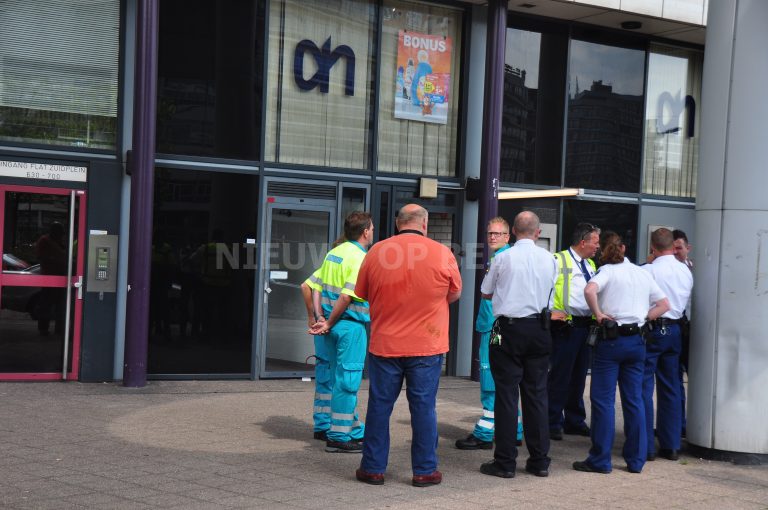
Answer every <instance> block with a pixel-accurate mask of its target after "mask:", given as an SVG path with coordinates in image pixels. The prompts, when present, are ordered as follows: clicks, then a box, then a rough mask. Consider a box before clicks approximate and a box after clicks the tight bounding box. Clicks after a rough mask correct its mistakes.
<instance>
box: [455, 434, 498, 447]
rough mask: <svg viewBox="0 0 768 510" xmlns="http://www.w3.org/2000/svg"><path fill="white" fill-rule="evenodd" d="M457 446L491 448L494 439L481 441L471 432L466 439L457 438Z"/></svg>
mask: <svg viewBox="0 0 768 510" xmlns="http://www.w3.org/2000/svg"><path fill="white" fill-rule="evenodd" d="M456 448H458V449H459V450H490V449H491V448H493V441H480V440H479V439H478V438H477V436H475V435H474V434H470V435H468V436H467V438H466V439H457V440H456Z"/></svg>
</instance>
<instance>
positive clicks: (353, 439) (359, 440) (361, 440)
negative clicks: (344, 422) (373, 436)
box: [350, 437, 364, 444]
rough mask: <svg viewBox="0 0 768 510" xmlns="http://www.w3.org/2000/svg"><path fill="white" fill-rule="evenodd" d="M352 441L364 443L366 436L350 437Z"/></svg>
mask: <svg viewBox="0 0 768 510" xmlns="http://www.w3.org/2000/svg"><path fill="white" fill-rule="evenodd" d="M350 441H352V442H353V443H360V444H363V442H364V438H362V437H358V438H357V439H355V438H352V439H350Z"/></svg>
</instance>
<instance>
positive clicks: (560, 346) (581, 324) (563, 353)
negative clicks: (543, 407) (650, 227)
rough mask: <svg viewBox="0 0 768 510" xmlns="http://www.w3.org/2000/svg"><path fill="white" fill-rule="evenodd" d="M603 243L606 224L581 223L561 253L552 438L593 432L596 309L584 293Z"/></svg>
mask: <svg viewBox="0 0 768 510" xmlns="http://www.w3.org/2000/svg"><path fill="white" fill-rule="evenodd" d="M599 246H600V229H599V228H597V227H596V226H594V225H591V224H589V223H579V224H578V225H576V229H575V230H574V232H573V238H572V242H571V246H570V247H569V248H568V249H567V250H563V251H561V252H558V253H556V254H555V260H556V261H557V282H556V283H555V296H554V305H553V307H552V359H551V367H550V370H549V380H548V384H547V391H548V395H549V438H550V439H554V440H556V441H560V440H562V439H563V433H566V434H575V435H579V436H589V433H590V430H589V426H588V425H587V424H586V422H585V419H586V417H587V413H586V411H585V410H584V384H585V380H586V378H587V369H588V368H589V347H587V343H586V340H587V335H588V334H589V326H590V325H591V324H592V322H593V319H592V312H590V310H589V305H587V301H586V299H585V298H584V288H585V287H586V286H587V282H588V281H589V280H590V279H591V278H592V277H593V276H595V263H594V262H593V261H592V257H594V256H595V253H597V248H598V247H599Z"/></svg>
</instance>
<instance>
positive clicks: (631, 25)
mask: <svg viewBox="0 0 768 510" xmlns="http://www.w3.org/2000/svg"><path fill="white" fill-rule="evenodd" d="M642 26H643V24H642V23H641V22H639V21H635V20H631V21H622V22H621V28H623V29H624V30H637V29H639V28H641V27H642Z"/></svg>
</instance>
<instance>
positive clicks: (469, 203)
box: [0, 0, 705, 381]
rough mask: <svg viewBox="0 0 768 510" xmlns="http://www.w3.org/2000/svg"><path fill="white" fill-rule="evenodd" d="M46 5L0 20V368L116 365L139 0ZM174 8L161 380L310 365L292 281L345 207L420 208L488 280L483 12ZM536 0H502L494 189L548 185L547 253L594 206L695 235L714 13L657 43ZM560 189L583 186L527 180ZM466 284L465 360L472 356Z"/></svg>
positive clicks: (452, 359) (154, 317) (121, 343)
mask: <svg viewBox="0 0 768 510" xmlns="http://www.w3.org/2000/svg"><path fill="white" fill-rule="evenodd" d="M33 4H34V3H30V2H21V1H12V0H6V1H4V2H3V10H2V15H1V16H0V33H2V34H3V35H2V36H0V53H2V55H1V56H2V62H3V67H2V70H0V101H2V103H0V165H1V168H0V170H2V172H0V188H2V195H1V196H0V199H1V200H2V203H0V205H2V207H0V210H2V225H3V228H2V230H1V232H2V237H1V238H0V239H2V246H3V248H2V252H3V273H2V276H0V288H1V289H2V297H1V298H0V299H1V301H0V306H2V312H0V313H1V314H2V315H0V333H1V334H0V338H2V340H0V349H1V350H2V351H3V352H2V355H0V359H2V360H3V362H2V363H3V367H2V368H0V372H2V373H3V374H4V375H3V377H4V378H6V379H40V378H42V379H57V378H62V377H64V378H67V379H80V380H83V381H98V380H112V379H121V378H122V369H123V364H124V360H123V352H124V349H125V329H126V323H127V322H129V321H130V320H131V318H130V316H129V314H127V313H126V308H127V307H126V295H127V293H128V288H129V282H128V279H127V274H126V273H127V259H128V258H129V256H130V254H131V251H130V249H131V246H130V244H129V242H128V239H127V237H128V235H127V234H128V225H129V222H130V217H131V213H130V211H129V203H130V200H129V196H130V182H131V176H130V175H129V174H130V172H131V168H132V162H131V157H132V154H133V151H132V149H133V148H134V147H133V142H132V140H131V136H132V131H133V129H134V126H133V122H132V121H133V113H134V111H133V104H134V102H135V101H137V100H138V96H137V93H136V91H135V89H134V86H133V78H134V69H135V65H136V52H135V26H136V23H137V14H136V13H137V2H133V1H123V2H119V1H117V0H114V1H112V0H103V1H87V2H86V1H82V0H68V1H67V2H64V3H63V4H61V3H59V4H51V5H48V4H46V3H41V4H40V5H39V6H38V5H33ZM64 4H66V6H65V5H64ZM158 5H159V24H158V26H157V69H156V83H157V95H156V111H155V130H156V138H155V147H156V155H155V158H154V169H153V173H152V180H153V188H154V192H153V196H152V211H151V218H152V248H151V264H150V266H151V268H150V272H151V284H150V289H149V303H148V309H149V311H148V313H149V325H148V328H147V329H148V330H147V331H146V335H147V338H148V344H147V345H148V347H147V360H146V370H147V374H148V377H149V378H169V377H170V378H195V377H240V378H249V377H250V378H263V377H296V376H301V375H308V374H310V373H311V372H312V368H313V367H312V363H313V361H312V344H311V342H310V341H309V340H308V338H307V335H306V334H305V327H304V326H305V325H304V319H303V313H302V304H301V300H300V295H299V292H298V285H299V284H300V283H301V281H303V280H304V279H305V278H306V276H307V275H308V274H309V272H310V271H311V270H312V268H314V267H315V266H317V265H318V263H319V260H320V257H322V255H323V253H324V251H325V249H326V248H327V246H328V244H329V243H330V242H331V241H333V240H334V239H335V238H336V237H337V236H338V235H339V233H340V230H341V227H340V226H341V224H342V222H343V218H344V217H345V215H346V214H347V213H349V212H350V211H352V210H357V209H365V210H371V211H373V212H374V217H375V222H376V225H377V227H378V233H379V236H380V238H383V237H386V236H389V235H391V234H392V233H393V231H394V225H393V218H394V215H395V213H396V211H397V209H398V208H399V207H400V206H401V205H404V204H406V203H409V202H414V201H415V202H419V203H422V204H423V205H425V206H426V207H427V208H428V209H429V210H430V213H431V217H430V227H431V229H430V235H431V236H433V237H434V238H436V239H438V240H440V241H441V242H445V243H446V244H449V245H451V246H452V247H453V248H454V252H455V253H456V255H457V257H458V258H459V259H460V261H461V262H462V267H463V268H464V274H465V279H466V280H467V281H468V282H470V281H471V280H472V279H473V275H474V273H475V271H476V268H477V267H479V265H481V263H482V260H481V257H482V255H481V252H478V249H477V246H476V242H475V241H476V239H477V228H478V226H477V203H476V202H474V201H473V200H472V199H473V197H471V196H469V197H468V196H467V194H466V193H465V183H466V182H467V178H473V177H476V176H477V175H478V171H477V168H478V158H477V154H479V152H481V151H482V150H483V148H482V141H481V140H480V139H479V138H478V133H481V132H482V128H483V124H482V106H480V107H479V108H478V98H482V96H483V94H484V88H485V71H484V56H485V48H484V44H485V40H486V29H485V27H486V9H485V8H484V7H482V6H479V5H473V4H471V3H461V2H435V3H429V2H409V1H395V0H386V1H373V0H338V1H333V2H328V1H320V0H313V1H298V0H250V1H236V2H218V3H216V2H205V1H202V0H200V1H192V2H190V1H180V0H179V1H177V0H163V1H161V2H158ZM540 7H542V8H543V10H545V11H547V12H554V15H549V16H542V15H537V8H536V7H534V8H529V9H525V8H513V9H514V10H511V11H509V13H508V27H507V29H506V34H505V37H506V45H505V66H504V98H503V104H502V105H501V107H502V111H503V115H502V136H501V147H500V150H501V158H500V161H499V167H500V186H499V189H500V190H501V191H514V190H527V191H531V192H533V193H532V196H531V197H530V198H526V199H522V200H515V201H502V202H500V204H499V211H500V213H501V214H502V215H504V216H506V217H507V218H509V219H511V218H512V217H513V216H514V214H515V213H516V212H517V211H519V210H521V209H524V208H525V209H533V210H535V211H537V212H538V213H539V215H540V216H541V218H542V220H543V221H544V223H545V224H546V228H545V233H546V238H547V239H546V242H547V243H548V244H547V246H548V247H549V248H550V249H552V250H553V251H554V250H556V249H558V248H559V247H560V246H563V245H565V244H567V242H568V233H569V232H570V230H571V229H572V227H573V226H574V225H575V223H577V222H579V221H588V222H591V223H595V224H597V225H600V226H601V227H603V228H609V229H614V230H617V231H619V232H620V233H621V234H623V235H624V236H625V238H626V239H627V240H628V241H629V242H630V246H629V253H630V255H631V256H632V258H633V259H637V258H640V259H642V258H644V255H645V253H646V250H647V237H648V231H649V228H651V226H655V225H667V226H674V227H679V228H682V229H684V230H686V231H687V232H689V235H691V236H692V235H693V224H694V223H693V218H694V200H695V194H696V169H697V159H696V154H697V153H698V151H697V149H698V145H697V144H698V129H699V125H698V123H699V119H700V115H698V113H699V111H700V108H699V111H697V106H699V105H700V102H701V100H700V94H701V68H702V60H703V47H702V45H701V44H697V42H699V43H700V42H703V30H704V29H703V26H704V23H705V18H704V15H705V14H704V13H705V11H704V10H703V6H700V7H699V10H698V13H699V14H698V18H696V17H695V16H694V17H693V18H692V19H687V20H686V19H682V20H678V19H674V18H672V17H670V18H668V19H667V20H666V21H665V23H666V25H665V28H666V29H667V30H666V31H667V32H669V34H666V33H661V34H660V35H659V34H658V32H663V31H660V30H658V29H653V30H648V31H646V32H649V33H642V31H640V33H638V31H637V30H625V29H622V28H620V24H619V25H617V24H616V23H613V22H609V21H605V19H608V18H605V17H606V16H613V18H612V19H615V20H623V19H632V20H639V21H640V22H641V24H642V23H643V22H645V23H648V24H650V25H653V23H658V22H659V20H658V19H656V18H653V17H648V16H647V13H646V15H644V14H643V13H642V12H641V13H638V12H628V11H621V10H616V9H614V10H610V9H604V8H597V7H594V6H589V5H588V3H587V2H583V3H581V5H579V6H578V9H581V10H582V11H580V12H581V14H582V15H578V16H577V15H574V14H573V13H570V14H569V13H568V12H566V11H563V12H560V13H558V12H556V11H557V10H556V9H555V11H552V8H553V7H557V5H556V2H541V4H540ZM583 14H591V15H592V16H594V17H595V18H596V19H599V20H602V21H599V23H600V24H595V25H593V24H590V23H589V22H588V21H589V16H586V17H585V16H583ZM689 15H690V13H689ZM678 17H679V16H678ZM689 17H690V16H689ZM575 18H578V19H579V20H581V21H574V20H573V19H575ZM30 20H34V23H33V22H32V21H30ZM585 20H586V22H585ZM601 25H603V26H601ZM605 25H607V26H605ZM51 34H54V35H55V37H51ZM680 34H683V35H680ZM46 36H47V37H46ZM423 180H424V181H425V182H428V183H430V184H432V185H434V184H435V183H436V184H437V192H436V194H435V195H436V196H434V197H432V198H427V196H430V195H427V194H425V193H423V192H422V191H420V190H421V188H420V185H421V184H422V181H423ZM564 188H578V189H580V190H581V192H580V194H579V195H578V196H574V197H567V198H537V197H536V193H535V192H536V191H537V190H552V189H564ZM46 247H47V248H46ZM46 249H47V250H48V251H51V252H53V253H52V254H49V253H46ZM48 259H53V260H52V261H49V260H48ZM73 282H74V284H76V285H77V287H72V285H71V284H73ZM467 288H468V292H467V295H468V297H466V298H465V299H463V300H462V302H461V303H460V304H459V305H455V310H454V312H455V313H454V314H453V316H454V322H453V324H452V351H451V354H450V355H449V356H448V361H447V363H446V372H447V373H449V374H457V375H469V374H470V373H471V359H472V355H471V346H472V340H471V336H472V333H471V322H472V321H471V315H472V313H473V311H472V299H471V292H472V291H473V289H472V285H471V283H470V285H468V286H467Z"/></svg>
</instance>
